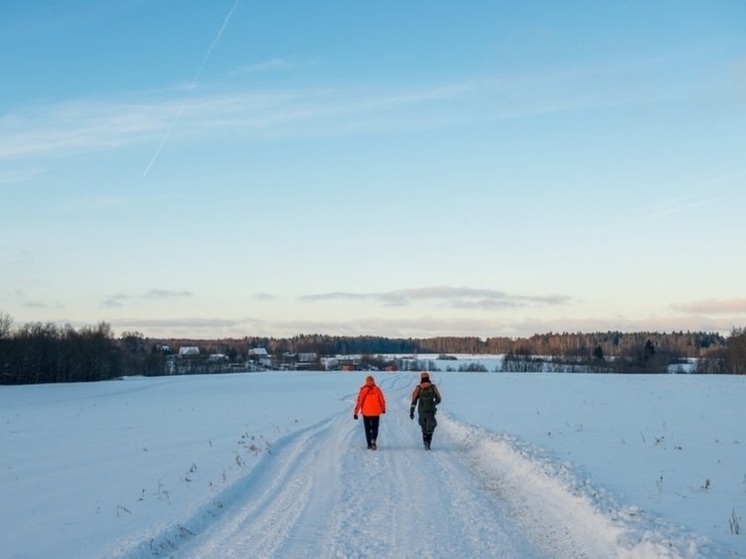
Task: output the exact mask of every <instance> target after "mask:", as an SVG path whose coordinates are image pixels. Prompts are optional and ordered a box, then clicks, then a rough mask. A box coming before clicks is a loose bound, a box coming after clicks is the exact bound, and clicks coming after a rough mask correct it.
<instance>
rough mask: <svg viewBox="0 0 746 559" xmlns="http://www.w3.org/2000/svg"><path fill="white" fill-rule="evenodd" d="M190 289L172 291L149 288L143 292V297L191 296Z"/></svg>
mask: <svg viewBox="0 0 746 559" xmlns="http://www.w3.org/2000/svg"><path fill="white" fill-rule="evenodd" d="M192 295H193V293H192V292H191V291H172V290H170V289H151V290H150V291H148V292H146V293H143V295H142V298H143V299H179V298H182V297H191V296H192Z"/></svg>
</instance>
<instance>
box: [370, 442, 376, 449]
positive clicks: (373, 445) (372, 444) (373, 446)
mask: <svg viewBox="0 0 746 559" xmlns="http://www.w3.org/2000/svg"><path fill="white" fill-rule="evenodd" d="M370 449H371V450H378V446H376V441H375V440H374V441H371V442H370Z"/></svg>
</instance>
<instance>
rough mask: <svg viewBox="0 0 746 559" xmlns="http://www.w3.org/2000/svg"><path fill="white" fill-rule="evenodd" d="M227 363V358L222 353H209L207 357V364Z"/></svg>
mask: <svg viewBox="0 0 746 559" xmlns="http://www.w3.org/2000/svg"><path fill="white" fill-rule="evenodd" d="M226 361H228V356H227V355H225V354H223V353H211V354H210V355H208V356H207V362H208V363H224V362H226Z"/></svg>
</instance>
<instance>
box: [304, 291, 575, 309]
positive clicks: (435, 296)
mask: <svg viewBox="0 0 746 559" xmlns="http://www.w3.org/2000/svg"><path fill="white" fill-rule="evenodd" d="M300 299H301V300H303V301H308V302H319V301H330V300H353V301H354V300H357V301H372V302H374V303H379V304H381V305H385V306H406V305H410V304H414V303H417V302H420V301H424V302H435V303H436V304H440V305H444V306H447V307H451V308H460V309H485V310H488V309H489V310H492V309H500V308H516V307H529V306H555V305H566V304H570V303H571V302H572V299H571V298H570V297H567V296H564V295H542V296H527V295H512V294H508V293H505V292H504V291H500V290H495V289H475V288H471V287H448V286H436V287H421V288H414V289H400V290H395V291H387V292H378V293H353V292H343V291H336V292H331V293H319V294H313V295H304V296H302V297H300Z"/></svg>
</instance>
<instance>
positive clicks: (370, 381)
mask: <svg viewBox="0 0 746 559" xmlns="http://www.w3.org/2000/svg"><path fill="white" fill-rule="evenodd" d="M365 383H366V384H375V383H376V379H374V378H373V377H372V376H370V375H368V376H367V377H365Z"/></svg>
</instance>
